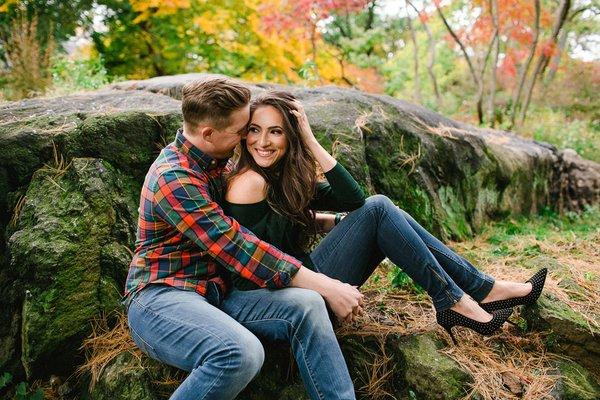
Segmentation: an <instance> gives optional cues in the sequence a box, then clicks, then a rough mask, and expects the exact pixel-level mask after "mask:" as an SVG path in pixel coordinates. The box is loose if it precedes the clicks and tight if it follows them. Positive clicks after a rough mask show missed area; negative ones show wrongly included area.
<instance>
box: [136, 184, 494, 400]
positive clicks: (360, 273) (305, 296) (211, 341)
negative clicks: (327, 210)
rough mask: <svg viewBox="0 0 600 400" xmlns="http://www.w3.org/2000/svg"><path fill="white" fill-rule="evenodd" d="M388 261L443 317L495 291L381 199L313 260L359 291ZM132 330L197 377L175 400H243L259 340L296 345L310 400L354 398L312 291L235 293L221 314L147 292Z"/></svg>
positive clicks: (343, 225)
mask: <svg viewBox="0 0 600 400" xmlns="http://www.w3.org/2000/svg"><path fill="white" fill-rule="evenodd" d="M385 257H388V258H389V259H390V260H391V261H392V262H393V263H395V264H396V265H398V266H400V267H401V268H402V269H403V270H404V271H405V272H406V273H407V274H408V275H409V276H410V277H411V278H412V279H413V280H414V281H415V282H417V283H418V284H419V285H421V286H422V287H423V288H424V289H425V290H426V291H427V293H429V295H430V296H431V297H432V299H433V303H434V306H435V308H436V309H437V310H444V309H446V308H449V307H451V306H452V305H453V304H454V303H456V302H457V301H458V300H459V299H460V298H461V297H462V296H463V294H464V292H466V293H468V294H469V295H471V296H472V297H473V298H474V299H475V300H478V301H479V300H482V299H483V298H484V297H485V296H486V295H487V293H488V292H489V291H490V290H491V288H492V285H493V283H494V280H493V278H491V277H489V276H487V275H485V274H483V273H481V272H479V271H477V269H475V267H473V266H472V265H471V264H470V263H469V262H468V261H466V260H465V259H464V258H462V257H459V256H458V255H456V254H455V253H454V252H452V251H451V250H450V249H449V248H448V247H446V246H445V245H444V244H443V243H441V242H440V241H439V240H437V239H436V238H435V237H433V236H432V235H431V234H429V233H428V232H427V231H426V230H425V229H423V228H422V227H421V226H420V225H419V224H418V223H417V222H416V221H415V220H414V219H412V218H411V217H410V216H409V215H408V214H406V213H405V212H404V211H402V210H400V209H399V208H397V207H396V206H395V205H394V204H393V203H392V202H391V201H390V200H389V199H388V198H387V197H385V196H380V195H377V196H372V197H369V198H368V199H367V200H366V202H365V204H364V205H363V206H362V207H360V208H359V209H357V210H355V211H353V212H351V213H350V214H348V216H346V217H345V218H344V219H343V220H342V221H341V222H340V223H339V224H338V225H337V226H336V227H335V228H334V229H333V230H332V231H331V232H330V233H329V234H328V235H327V236H326V237H325V239H323V240H322V241H321V243H320V244H319V245H318V246H317V248H316V249H315V250H314V251H313V252H312V253H311V259H312V260H313V262H314V263H315V265H316V267H317V268H318V269H319V271H320V272H323V273H324V274H326V275H328V276H330V277H333V278H336V279H339V280H341V281H344V282H347V283H350V284H353V285H357V286H360V285H361V284H363V283H364V282H365V280H366V279H367V278H368V277H369V276H370V275H371V273H372V272H373V270H374V269H375V267H376V266H377V265H378V264H379V263H380V262H381V261H382V260H383V259H384V258H385ZM128 321H129V327H130V330H131V335H132V337H133V339H134V341H135V342H136V344H137V345H138V346H139V347H140V349H141V350H142V351H143V352H145V353H146V354H148V355H149V356H150V357H152V358H155V359H157V360H159V361H162V362H164V363H166V364H169V365H172V366H175V367H178V368H180V369H183V370H185V371H189V372H190V374H189V375H188V377H187V378H186V379H185V380H184V381H183V383H182V384H181V385H180V386H179V388H177V390H176V391H175V392H174V393H173V395H172V396H171V399H173V400H175V399H185V400H191V399H233V398H235V396H237V394H238V393H239V392H240V391H241V390H242V389H243V388H244V387H245V386H246V385H247V384H248V383H249V382H250V381H251V380H252V379H253V378H254V377H255V376H256V375H257V374H258V372H259V371H260V369H261V367H262V364H263V361H264V350H263V347H262V345H261V342H260V341H259V340H258V339H257V337H256V336H260V337H262V338H265V339H269V340H284V341H287V342H288V343H290V345H291V348H292V351H293V353H294V357H295V359H296V362H297V363H298V367H299V370H300V374H301V375H302V379H303V381H304V385H305V387H306V390H307V391H308V393H309V395H310V397H311V399H354V398H355V395H354V389H353V385H352V381H351V379H350V375H349V373H348V368H347V367H346V363H345V361H344V358H343V356H342V353H341V351H340V347H339V345H338V342H337V340H336V337H335V334H334V332H333V329H332V325H331V321H330V320H329V317H328V312H327V309H326V306H325V302H324V301H323V298H322V297H321V296H320V295H319V294H318V293H317V292H314V291H312V290H307V289H300V288H286V289H280V290H268V289H258V290H250V291H239V290H235V289H234V290H233V291H232V292H231V293H230V294H229V295H228V296H227V297H226V298H225V299H224V300H223V302H222V303H221V305H220V306H219V307H218V308H217V307H214V306H213V305H211V304H209V303H208V301H207V300H206V299H205V298H204V297H202V296H200V295H199V294H197V293H195V292H190V291H183V290H180V289H176V288H172V287H169V286H164V285H149V286H147V287H146V288H144V289H143V290H142V291H141V292H139V293H137V294H136V295H135V296H134V297H133V299H132V300H131V303H130V306H129V311H128ZM255 335H256V336H255Z"/></svg>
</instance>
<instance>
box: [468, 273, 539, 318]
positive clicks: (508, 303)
mask: <svg viewBox="0 0 600 400" xmlns="http://www.w3.org/2000/svg"><path fill="white" fill-rule="evenodd" d="M546 275H548V268H542V269H540V270H539V271H538V272H536V273H535V274H534V275H533V276H532V277H531V278H529V279H527V281H525V283H527V282H531V292H529V293H528V294H527V295H525V296H521V297H513V298H511V299H506V300H498V301H490V302H489V303H483V304H481V303H480V304H479V306H480V307H481V308H483V309H484V310H485V311H487V312H491V311H494V310H501V309H504V308H512V307H515V306H520V305H527V304H533V303H535V302H536V301H537V299H538V298H539V297H540V294H542V289H543V288H544V283H545V282H546Z"/></svg>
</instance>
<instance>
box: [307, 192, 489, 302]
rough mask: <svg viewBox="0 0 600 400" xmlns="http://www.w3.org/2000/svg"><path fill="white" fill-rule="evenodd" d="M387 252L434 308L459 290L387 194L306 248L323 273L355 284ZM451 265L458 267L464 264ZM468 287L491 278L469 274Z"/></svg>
mask: <svg viewBox="0 0 600 400" xmlns="http://www.w3.org/2000/svg"><path fill="white" fill-rule="evenodd" d="M384 256H387V257H388V258H389V259H390V260H391V261H392V262H393V263H394V264H396V265H398V266H400V267H401V268H402V269H403V270H404V271H405V272H406V273H407V274H408V275H409V276H410V277H411V278H412V279H413V280H414V281H415V282H416V283H418V284H419V285H420V286H421V287H423V288H424V289H425V290H426V291H427V293H428V294H429V295H430V296H431V298H432V300H433V304H434V307H435V308H436V310H438V311H441V310H445V309H448V308H450V307H452V306H453V305H454V304H455V303H457V302H458V301H459V300H460V299H461V298H462V297H463V295H464V292H463V291H462V290H461V289H460V287H459V286H458V285H457V284H456V283H455V282H454V281H453V279H452V278H451V277H450V276H449V274H448V273H447V272H446V271H445V270H444V268H443V267H442V266H441V265H440V263H439V262H438V260H437V259H436V258H435V256H434V255H433V254H432V252H431V251H430V250H429V248H428V247H427V245H426V243H425V242H424V241H423V240H422V239H421V237H420V236H419V235H418V234H417V233H416V232H415V230H414V229H413V228H412V227H411V225H410V224H409V222H408V221H407V219H406V217H405V216H404V214H403V213H402V212H401V211H400V209H398V208H397V207H396V206H395V205H394V204H393V203H392V202H391V201H390V200H389V199H388V198H387V197H385V196H381V195H376V196H371V197H369V198H368V199H367V201H366V202H365V204H364V205H363V206H362V207H360V208H359V209H357V210H354V211H353V212H351V213H350V214H349V215H348V216H347V217H346V218H344V219H343V220H342V221H341V222H340V223H339V224H338V225H337V226H336V227H335V228H334V229H333V230H332V231H331V232H330V233H329V234H328V235H327V236H326V237H325V238H324V239H323V240H322V241H321V243H320V244H319V245H318V246H317V248H316V249H315V250H314V251H313V252H312V253H311V259H312V261H313V262H314V263H315V265H316V266H317V268H318V269H319V271H321V272H323V273H324V274H326V275H328V276H331V277H333V278H336V279H339V280H342V281H344V282H348V283H351V284H353V285H361V284H362V283H364V281H365V280H366V279H367V278H368V276H369V275H370V274H371V273H372V272H373V269H374V268H375V267H376V266H377V264H378V263H379V262H380V261H381V260H382V259H383V257H384ZM454 267H456V268H460V269H464V268H467V266H466V265H463V264H460V265H455V266H454ZM468 276H470V277H471V279H473V280H474V281H475V282H474V283H473V285H474V286H477V287H481V288H482V289H480V290H482V291H485V290H488V291H489V289H487V286H489V287H491V285H492V282H490V281H488V280H486V279H484V276H483V275H477V274H472V273H471V274H469V275H468Z"/></svg>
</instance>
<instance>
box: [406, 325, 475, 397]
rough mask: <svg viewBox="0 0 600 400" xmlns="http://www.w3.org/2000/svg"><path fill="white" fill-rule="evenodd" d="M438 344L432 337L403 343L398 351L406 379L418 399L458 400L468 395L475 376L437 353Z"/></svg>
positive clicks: (421, 337)
mask: <svg viewBox="0 0 600 400" xmlns="http://www.w3.org/2000/svg"><path fill="white" fill-rule="evenodd" d="M438 347H439V343H437V342H436V340H435V339H433V338H432V337H431V336H430V335H416V336H411V337H410V338H408V339H406V340H404V341H402V342H401V343H400V346H399V348H398V351H399V352H400V353H401V354H402V358H403V360H404V363H405V371H406V373H405V380H406V383H407V385H408V386H409V388H410V389H411V390H413V391H414V392H415V393H416V394H417V397H418V398H421V397H423V398H427V399H458V398H461V397H464V396H465V395H466V393H467V389H468V385H469V384H470V383H471V382H472V381H473V379H472V377H471V376H470V375H469V374H467V373H466V372H464V371H463V370H462V369H461V368H460V367H459V365H458V364H457V363H456V362H455V361H454V360H452V359H450V358H449V357H447V356H445V355H443V354H441V353H439V352H438Z"/></svg>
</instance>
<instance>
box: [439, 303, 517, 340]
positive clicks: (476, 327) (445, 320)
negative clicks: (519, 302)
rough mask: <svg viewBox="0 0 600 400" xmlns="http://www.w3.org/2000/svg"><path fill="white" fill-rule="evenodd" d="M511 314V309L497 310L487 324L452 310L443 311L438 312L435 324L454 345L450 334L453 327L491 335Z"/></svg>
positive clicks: (453, 338) (452, 335)
mask: <svg viewBox="0 0 600 400" xmlns="http://www.w3.org/2000/svg"><path fill="white" fill-rule="evenodd" d="M511 314H512V309H510V308H509V309H506V310H498V311H495V312H493V313H492V316H493V317H492V320H491V321H489V322H479V321H475V320H474V319H471V318H468V317H465V316H464V315H462V314H459V313H457V312H456V311H454V310H450V309H447V310H444V311H440V312H438V313H437V315H436V319H437V323H438V324H440V325H441V326H442V328H444V329H445V330H446V332H448V334H449V335H450V337H451V338H452V342H454V344H457V343H456V338H455V337H454V334H453V333H452V328H453V327H454V326H464V327H466V328H469V329H471V330H473V331H475V332H477V333H479V334H481V335H491V334H492V333H494V332H495V331H496V330H498V329H499V328H500V327H501V326H502V325H503V324H504V323H505V322H506V320H507V319H508V317H510V315H511Z"/></svg>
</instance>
